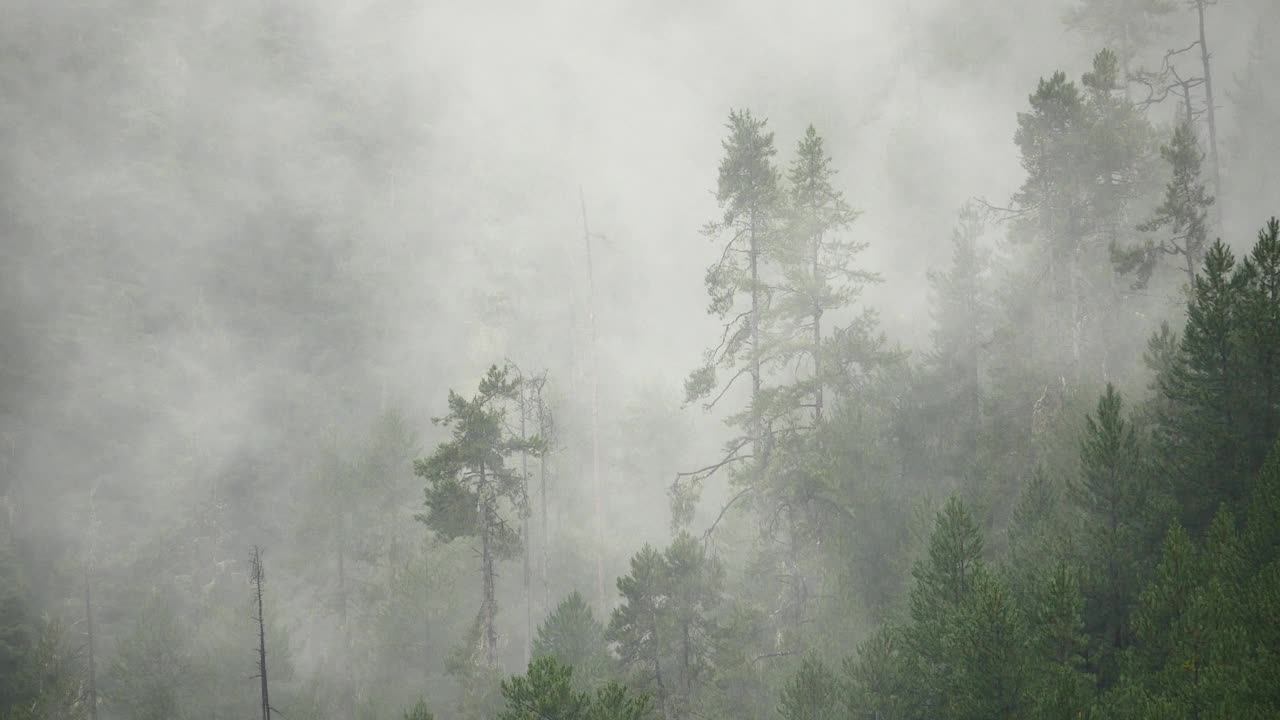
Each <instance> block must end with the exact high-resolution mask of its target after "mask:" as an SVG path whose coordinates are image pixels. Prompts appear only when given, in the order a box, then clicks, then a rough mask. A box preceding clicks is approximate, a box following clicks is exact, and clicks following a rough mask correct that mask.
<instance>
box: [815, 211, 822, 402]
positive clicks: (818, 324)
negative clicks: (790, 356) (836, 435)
mask: <svg viewBox="0 0 1280 720" xmlns="http://www.w3.org/2000/svg"><path fill="white" fill-rule="evenodd" d="M821 252H822V235H818V236H816V237H815V238H814V239H813V281H814V285H815V286H819V287H820V284H819V281H820V280H821V279H822V278H821V273H822V270H821V266H820V265H819V264H818V261H819V260H820V257H819V256H820V255H821ZM823 382H824V381H823V378H822V305H821V304H820V303H818V302H814V304H813V420H814V426H815V427H816V426H817V424H818V422H820V421H821V420H822V385H823Z"/></svg>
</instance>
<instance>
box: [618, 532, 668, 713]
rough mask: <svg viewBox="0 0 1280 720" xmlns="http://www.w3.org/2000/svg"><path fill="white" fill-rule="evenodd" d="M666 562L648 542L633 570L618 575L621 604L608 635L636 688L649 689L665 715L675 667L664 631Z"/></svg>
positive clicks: (632, 565) (636, 559)
mask: <svg viewBox="0 0 1280 720" xmlns="http://www.w3.org/2000/svg"><path fill="white" fill-rule="evenodd" d="M665 583H666V563H665V561H664V559H663V557H662V553H660V552H659V551H658V550H656V549H655V548H654V547H653V546H651V545H647V544H646V545H645V546H644V547H642V548H640V550H639V551H638V552H637V553H636V554H635V555H632V556H631V572H630V573H629V574H628V575H626V576H625V577H620V578H618V593H619V595H620V596H621V597H622V603H621V604H620V605H619V606H618V607H616V608H614V610H613V615H612V617H611V618H610V620H609V628H608V631H607V635H606V637H607V638H608V640H609V641H610V642H612V643H617V653H618V660H619V662H620V663H621V665H622V667H623V668H624V669H626V670H628V671H630V672H631V673H632V675H633V676H634V678H635V679H634V681H633V683H632V686H633V687H638V688H640V689H641V690H642V691H645V692H649V693H650V694H652V695H653V696H654V698H655V699H656V701H657V704H658V709H659V711H660V712H661V713H662V714H663V716H664V717H666V716H667V713H668V698H669V696H670V692H669V690H668V684H669V683H673V682H674V681H673V680H671V677H672V672H673V669H672V668H671V666H670V664H669V658H668V657H667V647H668V644H669V643H670V642H671V640H670V638H668V637H667V636H666V634H665V631H666V630H667V627H666V623H665V622H663V621H662V617H661V615H660V613H662V612H664V610H665V588H664V585H665Z"/></svg>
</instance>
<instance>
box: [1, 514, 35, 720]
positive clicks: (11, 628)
mask: <svg viewBox="0 0 1280 720" xmlns="http://www.w3.org/2000/svg"><path fill="white" fill-rule="evenodd" d="M23 575H24V573H23V568H22V566H21V565H20V564H19V558H18V554H17V552H16V548H15V543H14V542H13V538H12V536H11V534H10V529H9V523H8V518H7V517H5V516H4V515H3V514H0V713H3V712H4V711H6V710H7V709H8V708H10V707H14V706H16V705H18V704H19V703H22V702H24V701H27V700H29V699H30V698H31V678H30V677H29V668H30V662H31V657H32V653H33V651H34V644H35V640H36V633H35V627H34V623H33V619H34V618H33V617H32V613H31V607H30V604H29V603H30V600H29V598H28V597H27V595H26V592H27V584H26V578H24V577H23Z"/></svg>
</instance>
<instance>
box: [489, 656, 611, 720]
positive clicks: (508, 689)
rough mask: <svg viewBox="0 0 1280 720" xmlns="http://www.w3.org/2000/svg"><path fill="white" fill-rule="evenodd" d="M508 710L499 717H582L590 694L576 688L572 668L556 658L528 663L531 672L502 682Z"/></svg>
mask: <svg viewBox="0 0 1280 720" xmlns="http://www.w3.org/2000/svg"><path fill="white" fill-rule="evenodd" d="M502 697H503V698H504V700H505V701H506V709H505V710H503V711H502V712H501V713H499V714H498V720H545V719H546V718H556V720H583V719H584V718H586V717H587V712H588V710H589V708H590V706H591V699H590V696H589V695H587V694H586V693H581V692H577V691H575V690H574V689H573V668H572V667H570V666H568V665H562V664H560V663H559V662H557V661H556V660H555V659H554V658H550V657H543V658H538V659H536V660H534V661H532V662H530V663H529V670H528V673H527V674H525V675H516V676H513V677H512V678H510V679H508V680H503V681H502Z"/></svg>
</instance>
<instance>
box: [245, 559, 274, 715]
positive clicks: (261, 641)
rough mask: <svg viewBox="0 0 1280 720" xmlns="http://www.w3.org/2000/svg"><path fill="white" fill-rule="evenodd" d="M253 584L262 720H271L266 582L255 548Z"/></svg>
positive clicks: (251, 568)
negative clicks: (265, 605)
mask: <svg viewBox="0 0 1280 720" xmlns="http://www.w3.org/2000/svg"><path fill="white" fill-rule="evenodd" d="M249 563H250V564H249V568H250V572H251V578H250V580H251V582H252V583H253V589H254V596H255V598H256V600H257V602H258V616H257V617H256V618H254V619H255V620H257V621H258V678H259V679H260V680H261V688H262V720H271V698H270V695H269V694H268V692H267V625H266V620H265V618H264V615H263V612H262V584H263V582H265V581H266V578H265V576H264V575H263V572H262V550H261V549H260V548H259V547H258V546H257V545H254V546H253V554H252V556H251V557H250V559H249Z"/></svg>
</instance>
